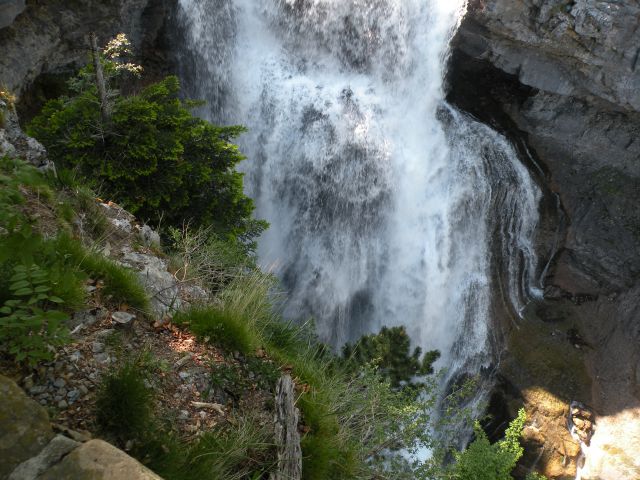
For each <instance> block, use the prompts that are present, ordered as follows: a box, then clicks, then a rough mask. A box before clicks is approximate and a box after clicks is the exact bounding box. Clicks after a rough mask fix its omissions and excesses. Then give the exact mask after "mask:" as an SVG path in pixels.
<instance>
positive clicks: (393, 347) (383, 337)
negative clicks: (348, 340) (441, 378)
mask: <svg viewBox="0 0 640 480" xmlns="http://www.w3.org/2000/svg"><path fill="white" fill-rule="evenodd" d="M421 353H422V350H421V349H420V348H419V347H417V348H415V349H414V350H413V353H412V352H411V339H410V338H409V336H408V335H407V332H406V330H405V328H404V327H394V328H387V327H384V328H382V330H380V333H378V334H376V335H366V336H364V337H362V338H361V339H360V341H359V342H358V343H356V344H355V345H351V344H347V345H345V346H344V347H343V349H342V355H343V357H344V358H345V359H346V360H347V362H349V363H352V364H353V363H355V364H356V365H358V366H361V365H372V366H373V367H375V368H377V369H378V370H379V372H380V373H381V374H382V375H383V376H385V377H388V378H389V379H390V380H391V385H392V386H393V387H394V388H397V387H399V386H400V385H401V384H403V383H407V382H411V380H412V379H413V378H414V377H415V376H424V375H430V374H432V373H433V366H432V365H433V362H435V361H436V360H437V359H438V358H439V357H440V353H439V352H437V351H431V352H427V353H426V354H425V355H424V357H423V358H420V356H421Z"/></svg>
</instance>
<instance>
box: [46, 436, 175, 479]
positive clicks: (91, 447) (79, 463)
mask: <svg viewBox="0 0 640 480" xmlns="http://www.w3.org/2000/svg"><path fill="white" fill-rule="evenodd" d="M38 480H162V479H161V478H160V477H159V476H158V475H156V474H155V473H153V472H152V471H151V470H149V469H148V468H147V467H145V466H144V465H142V464H141V463H140V462H138V461H137V460H135V459H133V458H131V457H130V456H129V455H127V454H126V453H124V452H123V451H121V450H118V449H117V448H116V447H114V446H113V445H110V444H108V443H107V442H104V441H102V440H91V441H89V442H87V443H85V444H83V445H82V446H80V447H79V448H76V449H75V450H74V451H73V452H71V453H70V454H69V455H67V456H66V457H64V459H63V460H62V461H61V462H60V463H58V464H57V465H55V466H54V467H52V468H50V469H49V470H47V471H46V472H45V473H43V474H42V475H41V476H40V477H38Z"/></svg>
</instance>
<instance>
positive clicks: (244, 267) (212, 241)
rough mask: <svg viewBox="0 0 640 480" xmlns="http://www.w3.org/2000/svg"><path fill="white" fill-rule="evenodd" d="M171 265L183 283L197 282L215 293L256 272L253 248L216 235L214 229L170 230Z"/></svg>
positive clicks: (234, 239) (186, 227)
mask: <svg viewBox="0 0 640 480" xmlns="http://www.w3.org/2000/svg"><path fill="white" fill-rule="evenodd" d="M169 234H170V236H171V240H172V243H173V245H172V250H173V254H172V258H171V264H172V268H173V270H174V271H175V276H176V278H177V279H178V280H179V281H181V282H196V283H198V284H200V285H202V286H203V287H205V288H207V289H209V290H210V291H212V292H217V291H219V290H221V289H222V288H223V287H225V286H226V285H228V284H230V283H231V282H232V281H233V280H234V279H236V278H238V277H239V276H240V275H244V274H246V273H247V272H248V271H250V270H254V269H255V268H256V264H255V258H254V257H253V255H252V250H253V248H254V246H253V245H246V244H244V243H242V242H241V241H239V240H238V239H236V238H224V237H221V236H220V235H217V234H216V233H215V231H214V230H213V228H211V227H202V228H199V229H194V228H189V227H188V226H184V227H183V228H182V229H177V228H170V229H169Z"/></svg>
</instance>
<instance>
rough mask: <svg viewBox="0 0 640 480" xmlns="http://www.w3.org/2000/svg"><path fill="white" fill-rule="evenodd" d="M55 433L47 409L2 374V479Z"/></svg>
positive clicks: (0, 444)
mask: <svg viewBox="0 0 640 480" xmlns="http://www.w3.org/2000/svg"><path fill="white" fill-rule="evenodd" d="M53 436H54V435H53V430H52V429H51V425H50V424H49V416H48V415H47V412H46V410H45V409H44V408H43V407H42V406H41V405H40V404H38V403H37V402H35V401H33V400H31V399H30V398H29V397H27V396H26V395H25V393H24V392H23V391H22V390H21V389H20V387H18V386H17V385H16V384H15V382H14V381H12V380H11V379H9V378H7V377H5V376H2V375H0V459H1V461H0V480H4V479H6V478H7V477H8V476H9V474H10V473H11V472H12V471H13V470H14V469H15V467H17V466H18V465H19V464H21V463H22V462H24V461H25V460H27V459H29V458H31V457H34V456H36V455H38V454H39V453H40V451H41V450H42V449H43V448H44V447H45V446H46V445H47V444H48V443H49V441H50V440H51V439H52V438H53Z"/></svg>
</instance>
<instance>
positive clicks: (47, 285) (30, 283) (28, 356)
mask: <svg viewBox="0 0 640 480" xmlns="http://www.w3.org/2000/svg"><path fill="white" fill-rule="evenodd" d="M52 288H53V285H52V282H51V278H50V274H49V272H48V271H47V270H46V269H44V268H42V267H40V266H38V265H35V264H32V265H30V266H27V265H24V264H18V265H15V266H14V267H13V275H11V277H10V278H9V293H10V295H11V298H10V299H9V300H6V301H5V302H4V305H3V306H2V307H1V308H0V345H2V346H4V347H5V349H6V350H7V351H8V352H9V353H10V354H12V355H13V356H14V358H15V360H16V361H18V362H23V361H26V362H27V363H29V364H30V365H32V366H33V365H35V364H36V363H37V362H39V361H41V360H49V359H51V358H52V354H51V350H52V347H54V346H56V345H61V344H63V343H65V342H66V341H67V340H68V331H67V329H66V327H65V326H64V322H65V320H66V319H67V318H68V317H67V314H66V313H64V312H61V311H58V310H56V309H53V308H51V307H52V306H53V305H60V304H63V303H64V300H63V299H62V298H60V297H58V296H55V295H51V294H50V293H49V292H51V290H52Z"/></svg>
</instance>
